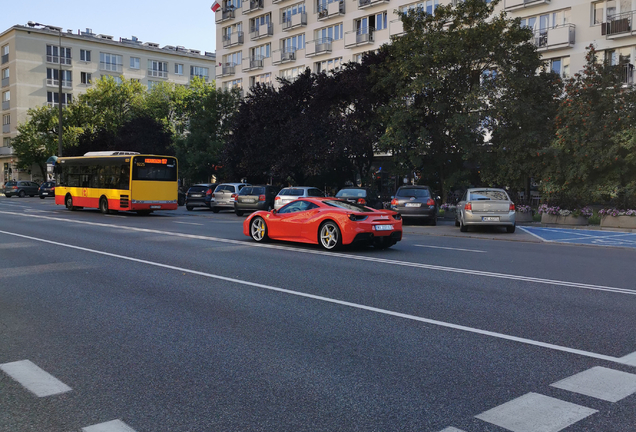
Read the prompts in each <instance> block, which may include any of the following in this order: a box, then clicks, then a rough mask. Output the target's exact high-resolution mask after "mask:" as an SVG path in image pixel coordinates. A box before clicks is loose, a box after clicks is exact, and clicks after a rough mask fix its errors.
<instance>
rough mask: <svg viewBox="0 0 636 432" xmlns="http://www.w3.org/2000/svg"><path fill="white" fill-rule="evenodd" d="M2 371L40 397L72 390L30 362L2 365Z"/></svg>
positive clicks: (21, 361)
mask: <svg viewBox="0 0 636 432" xmlns="http://www.w3.org/2000/svg"><path fill="white" fill-rule="evenodd" d="M0 370H2V371H4V373H6V374H7V375H9V376H10V377H11V378H13V379H14V380H16V381H17V382H19V383H20V384H22V386H23V387H24V388H26V389H27V390H29V391H30V392H31V393H33V394H35V395H36V396H38V397H45V396H53V395H56V394H60V393H66V392H68V391H71V390H72V389H71V388H70V387H69V386H67V385H66V384H64V383H63V382H62V381H60V380H58V379H57V378H55V377H54V376H53V375H51V374H49V373H47V372H45V371H44V370H42V369H40V368H39V367H38V366H37V365H35V364H34V363H32V362H31V361H29V360H20V361H16V362H12V363H4V364H0Z"/></svg>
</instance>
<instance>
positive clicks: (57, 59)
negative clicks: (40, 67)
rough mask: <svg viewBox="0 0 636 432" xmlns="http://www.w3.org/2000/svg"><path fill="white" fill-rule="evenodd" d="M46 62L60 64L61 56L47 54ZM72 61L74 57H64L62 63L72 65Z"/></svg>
mask: <svg viewBox="0 0 636 432" xmlns="http://www.w3.org/2000/svg"><path fill="white" fill-rule="evenodd" d="M46 62H47V63H54V64H58V63H59V62H60V56H56V55H47V56H46ZM71 63H72V59H71V58H70V57H62V64H63V65H67V66H70V65H71Z"/></svg>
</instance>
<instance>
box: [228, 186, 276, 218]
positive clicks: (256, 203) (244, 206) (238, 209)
mask: <svg viewBox="0 0 636 432" xmlns="http://www.w3.org/2000/svg"><path fill="white" fill-rule="evenodd" d="M277 192H278V188H277V187H276V186H272V185H264V186H245V187H244V188H243V189H241V191H240V192H239V193H238V196H237V197H236V201H235V202H234V212H235V213H236V215H237V216H243V214H244V213H245V212H252V211H256V210H265V211H270V210H271V209H273V208H274V201H275V198H276V193H277Z"/></svg>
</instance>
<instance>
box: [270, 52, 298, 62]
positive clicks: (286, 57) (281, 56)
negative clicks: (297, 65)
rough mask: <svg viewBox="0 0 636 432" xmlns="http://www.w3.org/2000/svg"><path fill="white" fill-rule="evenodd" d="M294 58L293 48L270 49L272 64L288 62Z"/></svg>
mask: <svg viewBox="0 0 636 432" xmlns="http://www.w3.org/2000/svg"><path fill="white" fill-rule="evenodd" d="M295 60H296V50H295V49H293V48H292V49H286V50H282V49H280V50H276V51H272V64H274V65H279V64H283V63H289V62H293V61H295Z"/></svg>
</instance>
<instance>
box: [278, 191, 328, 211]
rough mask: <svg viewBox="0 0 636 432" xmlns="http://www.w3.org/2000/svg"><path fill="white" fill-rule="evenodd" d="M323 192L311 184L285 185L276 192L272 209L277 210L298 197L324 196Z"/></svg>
mask: <svg viewBox="0 0 636 432" xmlns="http://www.w3.org/2000/svg"><path fill="white" fill-rule="evenodd" d="M324 196H325V194H324V192H323V191H321V190H320V189H318V188H315V187H312V186H293V187H286V188H283V189H281V190H280V192H278V195H276V198H274V209H276V210H278V209H280V208H281V207H282V206H284V205H286V204H289V203H290V202H292V201H295V200H297V199H298V198H309V197H324Z"/></svg>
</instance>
